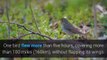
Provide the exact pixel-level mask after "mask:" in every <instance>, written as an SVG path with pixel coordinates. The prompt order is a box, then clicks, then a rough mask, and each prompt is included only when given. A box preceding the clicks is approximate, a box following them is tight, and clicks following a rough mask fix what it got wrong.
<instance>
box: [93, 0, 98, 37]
mask: <svg viewBox="0 0 107 60" xmlns="http://www.w3.org/2000/svg"><path fill="white" fill-rule="evenodd" d="M95 4H96V2H95V0H93V15H94V37H95V38H97V15H96V8H95Z"/></svg>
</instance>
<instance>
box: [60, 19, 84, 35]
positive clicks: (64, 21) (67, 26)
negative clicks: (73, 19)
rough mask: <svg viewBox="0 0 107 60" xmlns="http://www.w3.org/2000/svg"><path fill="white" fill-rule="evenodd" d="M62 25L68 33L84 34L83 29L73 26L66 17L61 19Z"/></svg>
mask: <svg viewBox="0 0 107 60" xmlns="http://www.w3.org/2000/svg"><path fill="white" fill-rule="evenodd" d="M61 27H62V30H63V32H65V33H66V34H69V35H72V34H84V33H83V32H82V31H81V29H79V28H77V27H75V26H73V25H72V24H71V23H70V22H68V20H67V19H66V18H62V19H61Z"/></svg>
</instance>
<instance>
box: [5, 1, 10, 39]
mask: <svg viewBox="0 0 107 60" xmlns="http://www.w3.org/2000/svg"><path fill="white" fill-rule="evenodd" d="M5 5H6V16H7V20H8V27H7V28H8V38H9V39H10V19H9V12H8V10H9V7H8V5H9V1H8V0H5Z"/></svg>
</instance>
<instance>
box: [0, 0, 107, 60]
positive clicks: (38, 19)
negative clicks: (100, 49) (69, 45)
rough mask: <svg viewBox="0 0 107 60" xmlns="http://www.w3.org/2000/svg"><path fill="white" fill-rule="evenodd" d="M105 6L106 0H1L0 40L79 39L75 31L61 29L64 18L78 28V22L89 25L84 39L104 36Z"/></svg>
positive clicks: (105, 36) (49, 59)
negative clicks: (67, 32)
mask: <svg viewBox="0 0 107 60" xmlns="http://www.w3.org/2000/svg"><path fill="white" fill-rule="evenodd" d="M94 8H95V9H94ZM106 9H107V0H0V39H1V40H3V39H36V40H46V39H49V38H52V39H79V38H80V35H78V34H76V35H75V34H74V35H72V36H70V35H68V34H65V33H64V32H63V31H62V29H61V23H60V21H61V18H63V17H66V19H67V20H68V21H69V22H70V23H71V24H73V25H76V26H78V27H79V26H80V25H81V24H85V25H86V26H87V25H89V27H90V29H89V32H88V33H87V34H86V36H85V38H86V39H96V37H97V39H107V12H106ZM94 10H95V11H94ZM96 23H97V24H96ZM34 32H36V33H34ZM95 34H96V37H95ZM44 36H48V37H49V38H46V37H44ZM0 60H106V58H99V59H97V58H1V59H0Z"/></svg>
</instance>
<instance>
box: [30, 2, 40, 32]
mask: <svg viewBox="0 0 107 60" xmlns="http://www.w3.org/2000/svg"><path fill="white" fill-rule="evenodd" d="M30 10H31V14H32V20H33V21H34V23H35V25H36V28H37V30H38V32H39V33H41V32H40V30H39V28H38V25H37V21H36V20H35V16H34V13H33V10H32V7H31V3H30Z"/></svg>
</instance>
